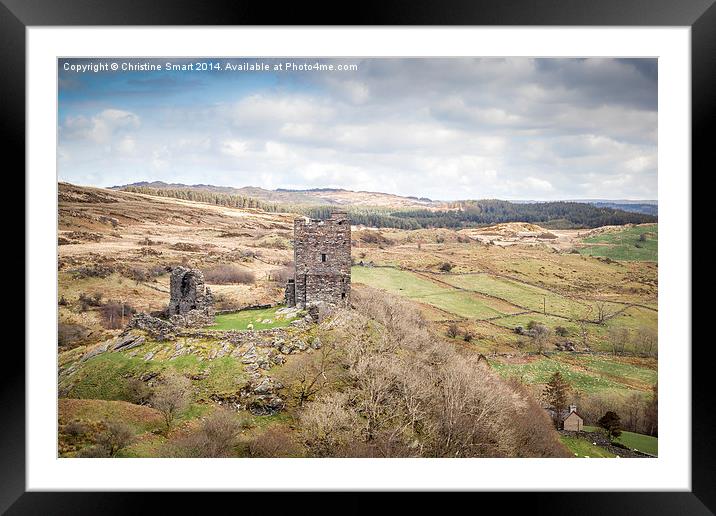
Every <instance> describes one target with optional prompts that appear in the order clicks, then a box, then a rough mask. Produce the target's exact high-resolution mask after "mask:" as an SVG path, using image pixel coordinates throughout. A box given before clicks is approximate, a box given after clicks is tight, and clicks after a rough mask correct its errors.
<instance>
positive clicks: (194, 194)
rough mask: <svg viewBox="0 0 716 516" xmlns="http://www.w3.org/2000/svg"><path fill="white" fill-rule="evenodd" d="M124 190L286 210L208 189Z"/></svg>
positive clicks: (228, 204) (144, 188)
mask: <svg viewBox="0 0 716 516" xmlns="http://www.w3.org/2000/svg"><path fill="white" fill-rule="evenodd" d="M122 191H125V192H133V193H140V194H146V195H155V196H159V197H171V198H174V199H184V200H186V201H196V202H204V203H207V204H215V205H217V206H228V207H231V208H254V209H257V210H263V211H268V212H272V213H276V212H283V211H285V210H284V209H283V208H282V207H281V206H280V205H278V204H276V203H270V202H266V201H262V200H260V199H255V198H253V197H246V196H244V195H236V194H227V193H220V192H210V191H207V190H192V189H188V188H151V187H147V186H125V187H123V188H122Z"/></svg>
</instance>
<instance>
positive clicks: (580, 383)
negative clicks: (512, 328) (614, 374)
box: [490, 358, 629, 393]
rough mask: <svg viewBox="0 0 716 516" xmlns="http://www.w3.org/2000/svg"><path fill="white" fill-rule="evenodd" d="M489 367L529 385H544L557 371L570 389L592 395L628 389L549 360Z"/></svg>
mask: <svg viewBox="0 0 716 516" xmlns="http://www.w3.org/2000/svg"><path fill="white" fill-rule="evenodd" d="M490 365H491V366H492V367H493V369H494V370H495V371H497V373H498V374H499V375H500V376H502V377H505V378H511V377H513V378H519V379H520V381H522V382H523V383H526V384H529V385H532V384H545V383H547V382H548V381H549V379H550V377H551V376H552V375H553V374H554V373H556V372H557V371H559V372H560V373H561V374H562V376H564V378H565V379H566V380H567V381H568V382H569V383H570V385H571V386H572V388H573V389H575V390H578V391H580V392H584V393H594V392H601V391H607V390H609V391H618V390H625V389H629V387H628V386H626V385H624V384H621V383H620V382H618V381H616V380H611V379H608V378H603V377H601V376H599V375H598V374H596V373H591V372H590V371H581V370H579V369H576V368H574V367H572V366H570V365H569V364H566V363H564V362H561V361H559V360H555V359H551V358H538V359H536V360H531V361H530V362H527V363H522V364H507V363H502V362H499V361H492V362H490Z"/></svg>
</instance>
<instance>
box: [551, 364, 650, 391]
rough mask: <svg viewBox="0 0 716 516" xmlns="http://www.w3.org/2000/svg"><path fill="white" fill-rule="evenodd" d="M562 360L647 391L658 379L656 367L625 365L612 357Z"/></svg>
mask: <svg viewBox="0 0 716 516" xmlns="http://www.w3.org/2000/svg"><path fill="white" fill-rule="evenodd" d="M562 359H563V360H564V361H568V362H569V363H574V364H575V365H578V366H579V367H581V368H584V369H587V370H588V371H590V372H594V373H595V374H598V375H601V376H603V377H607V378H618V380H617V381H619V382H620V383H624V384H626V385H633V386H642V387H643V388H644V390H649V389H650V388H651V387H652V386H654V385H656V381H657V379H658V372H657V370H656V367H648V366H646V365H645V366H640V365H637V364H632V363H627V362H624V361H620V360H619V359H617V358H614V357H609V356H604V355H599V356H594V355H576V356H573V357H572V356H566V357H562ZM655 365H656V364H655V363H654V366H655Z"/></svg>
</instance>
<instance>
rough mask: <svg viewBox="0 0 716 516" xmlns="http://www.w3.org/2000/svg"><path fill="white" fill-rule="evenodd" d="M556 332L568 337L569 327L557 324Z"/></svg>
mask: <svg viewBox="0 0 716 516" xmlns="http://www.w3.org/2000/svg"><path fill="white" fill-rule="evenodd" d="M554 332H555V333H556V334H557V335H559V336H560V337H566V336H567V335H569V330H568V329H567V328H565V327H564V326H557V327H556V328H555V329H554Z"/></svg>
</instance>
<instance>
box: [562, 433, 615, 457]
mask: <svg viewBox="0 0 716 516" xmlns="http://www.w3.org/2000/svg"><path fill="white" fill-rule="evenodd" d="M560 438H561V439H562V443H563V444H564V445H565V446H566V447H567V448H568V449H569V451H571V452H572V453H574V455H575V457H579V458H580V459H584V458H605V457H608V458H611V457H615V455H614V454H612V453H610V452H608V451H607V450H605V449H604V448H601V447H600V446H596V445H594V444H592V443H591V442H589V441H587V440H586V439H583V438H581V437H573V436H571V435H562V436H560Z"/></svg>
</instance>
